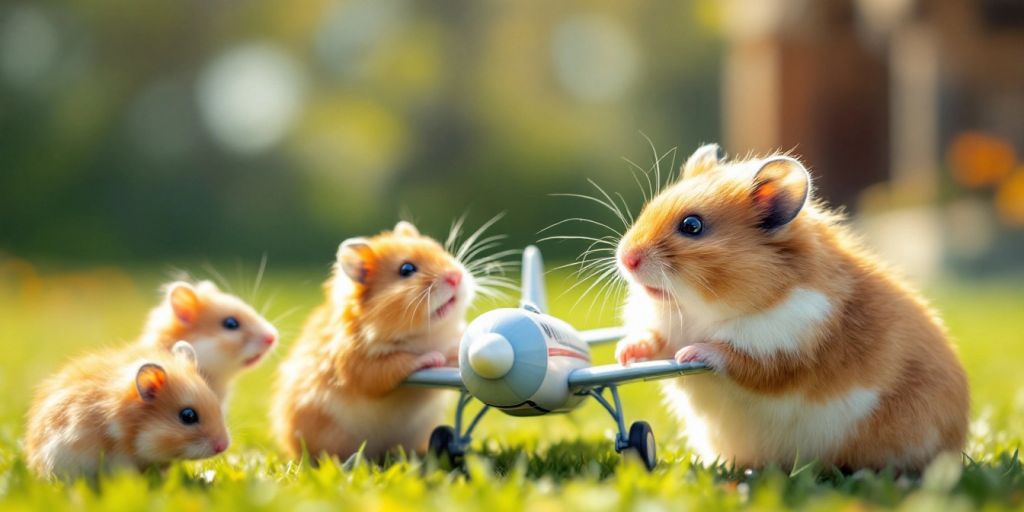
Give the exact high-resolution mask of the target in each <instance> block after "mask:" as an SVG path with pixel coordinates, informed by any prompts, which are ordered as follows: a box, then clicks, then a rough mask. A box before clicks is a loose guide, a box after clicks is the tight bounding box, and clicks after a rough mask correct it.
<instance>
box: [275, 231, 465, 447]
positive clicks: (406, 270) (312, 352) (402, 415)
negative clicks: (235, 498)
mask: <svg viewBox="0 0 1024 512" xmlns="http://www.w3.org/2000/svg"><path fill="white" fill-rule="evenodd" d="M475 289H476V285H475V282H474V280H473V277H472V275H470V273H469V272H468V271H467V270H466V268H465V267H464V266H463V265H462V264H461V263H460V262H459V261H457V260H456V259H455V257H453V256H452V255H451V254H449V253H448V252H446V251H445V249H444V248H443V247H442V246H441V244H439V243H438V242H436V241H435V240H433V239H431V238H429V237H427V236H423V235H421V234H420V233H419V231H417V229H416V228H415V227H414V226H413V225H412V224H410V223H408V222H400V223H398V225H396V226H395V228H394V230H393V231H390V232H383V233H381V234H379V235H377V236H374V237H371V238H353V239H349V240H346V241H344V242H343V243H342V244H341V245H340V247H339V248H338V253H337V261H336V263H335V265H334V273H333V276H332V277H331V278H330V279H329V280H328V281H327V282H326V283H325V284H324V290H325V295H326V302H325V303H324V304H322V305H321V306H320V307H319V308H317V309H316V310H315V311H314V312H313V314H312V315H311V316H310V318H309V319H308V320H307V322H306V326H305V328H304V330H303V332H302V335H301V337H300V339H299V340H298V341H297V342H296V344H295V346H294V348H293V349H292V351H291V354H290V355H289V356H288V358H287V359H286V361H285V362H284V363H283V364H282V365H281V367H280V373H279V376H278V382H277V390H276V395H275V398H274V401H273V405H272V409H271V421H272V423H273V426H274V433H275V435H276V437H277V438H278V440H279V442H280V444H281V446H282V448H283V449H284V450H285V451H286V452H287V453H288V454H289V455H291V456H293V457H295V456H298V455H299V454H300V453H301V446H302V443H305V446H306V449H307V450H308V451H309V453H310V454H312V455H314V456H320V455H324V454H326V455H329V456H335V457H338V458H342V459H344V458H347V457H349V456H350V455H352V454H353V453H355V452H356V451H358V450H359V448H360V446H361V445H362V444H363V443H364V442H365V443H366V446H365V451H364V454H365V455H366V456H367V457H368V458H371V459H377V458H379V457H380V456H382V455H383V454H384V453H386V452H387V451H388V450H391V449H393V448H396V447H401V448H403V449H404V450H406V451H407V452H411V451H422V450H424V449H425V447H426V442H427V438H428V436H429V434H430V431H431V429H432V428H433V427H434V426H436V425H437V424H438V423H439V422H440V421H441V420H442V418H443V413H444V411H445V405H446V403H447V400H445V392H444V391H443V390H436V389H423V388H406V387H401V382H402V381H403V380H404V379H405V378H406V377H407V376H408V375H409V374H410V373H412V372H414V371H416V370H419V369H422V368H429V367H437V366H443V365H445V364H446V362H447V361H452V360H454V359H455V357H456V355H455V353H456V351H457V348H458V343H459V340H460V338H461V336H462V332H463V329H464V328H465V313H466V309H467V308H468V307H469V304H470V302H471V301H472V300H473V296H474V293H475Z"/></svg>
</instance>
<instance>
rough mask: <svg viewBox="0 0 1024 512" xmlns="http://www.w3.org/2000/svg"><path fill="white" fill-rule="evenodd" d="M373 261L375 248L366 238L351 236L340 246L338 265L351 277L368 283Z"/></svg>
mask: <svg viewBox="0 0 1024 512" xmlns="http://www.w3.org/2000/svg"><path fill="white" fill-rule="evenodd" d="M372 261H373V249H371V248H370V242H369V241H368V240H367V239H365V238H349V239H348V240H345V241H344V242H342V243H341V245H340V246H338V265H339V266H340V267H341V270H342V272H344V273H345V275H347V276H348V277H349V279H351V280H353V281H355V282H357V283H362V284H366V278H367V276H368V275H369V273H370V263H371V262H372Z"/></svg>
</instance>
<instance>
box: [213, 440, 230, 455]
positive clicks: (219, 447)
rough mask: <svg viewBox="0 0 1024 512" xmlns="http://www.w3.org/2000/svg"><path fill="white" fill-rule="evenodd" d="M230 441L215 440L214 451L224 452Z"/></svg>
mask: <svg viewBox="0 0 1024 512" xmlns="http://www.w3.org/2000/svg"><path fill="white" fill-rule="evenodd" d="M229 444H230V441H228V440H227V439H218V440H216V441H214V442H213V453H224V450H227V449H228V445H229Z"/></svg>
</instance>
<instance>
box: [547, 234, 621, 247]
mask: <svg viewBox="0 0 1024 512" xmlns="http://www.w3.org/2000/svg"><path fill="white" fill-rule="evenodd" d="M549 240H586V241H588V242H594V243H600V244H604V245H609V246H612V247H618V245H617V244H616V242H617V240H616V239H615V238H613V237H610V236H605V237H601V238H594V237H592V236H585V235H551V236H546V237H544V238H541V239H540V240H537V242H538V243H540V242H547V241H549Z"/></svg>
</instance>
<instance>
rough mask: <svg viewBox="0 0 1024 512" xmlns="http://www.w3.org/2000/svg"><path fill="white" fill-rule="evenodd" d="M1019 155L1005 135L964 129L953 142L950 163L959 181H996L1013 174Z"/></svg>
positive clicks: (970, 183)
mask: <svg viewBox="0 0 1024 512" xmlns="http://www.w3.org/2000/svg"><path fill="white" fill-rule="evenodd" d="M1015 161H1016V155H1015V154H1014V151H1013V146H1011V145H1010V143H1009V142H1007V141H1006V140H1004V139H1001V138H998V137H993V136H991V135H988V134H985V133H980V132H964V133H961V134H959V135H957V136H956V138H954V139H953V142H952V143H951V144H950V146H949V165H950V167H951V169H952V171H953V177H954V178H956V180H957V182H959V183H960V184H961V185H964V186H967V187H972V188H976V187H985V186H989V185H993V184H995V183H997V182H999V180H1001V179H1003V178H1004V177H1006V176H1007V175H1008V174H1010V171H1011V170H1012V169H1013V165H1014V162H1015Z"/></svg>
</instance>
